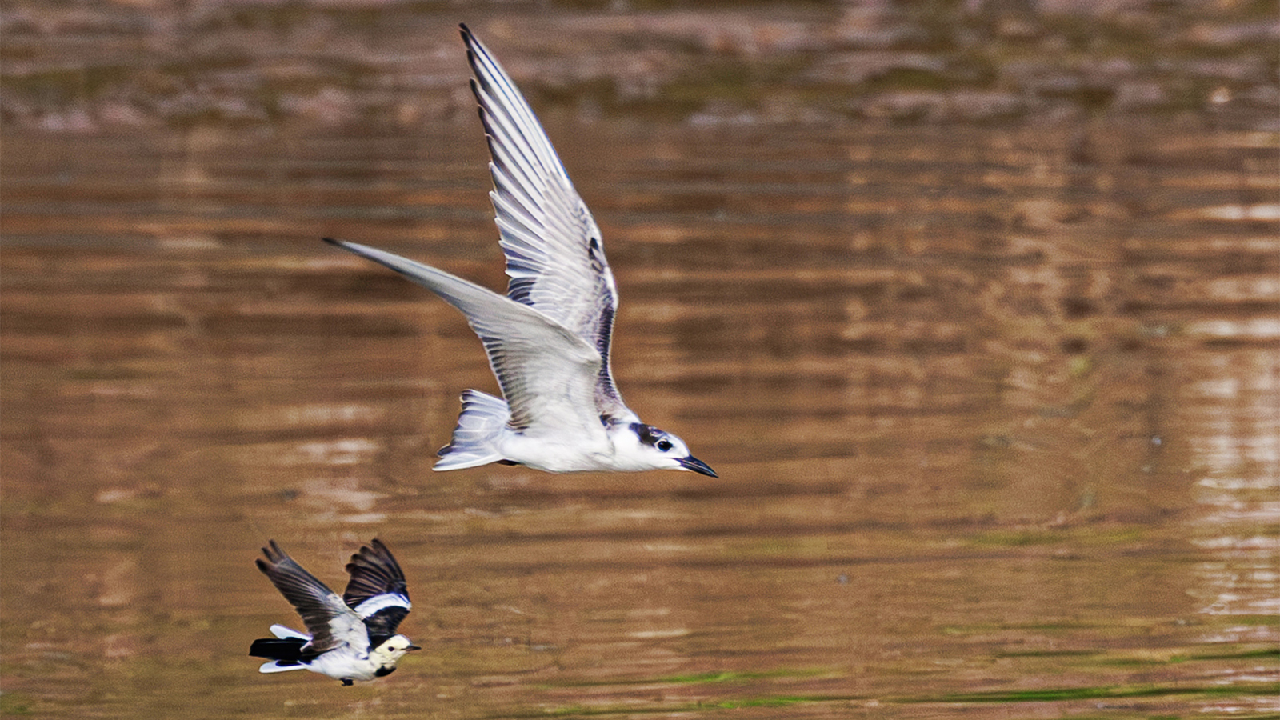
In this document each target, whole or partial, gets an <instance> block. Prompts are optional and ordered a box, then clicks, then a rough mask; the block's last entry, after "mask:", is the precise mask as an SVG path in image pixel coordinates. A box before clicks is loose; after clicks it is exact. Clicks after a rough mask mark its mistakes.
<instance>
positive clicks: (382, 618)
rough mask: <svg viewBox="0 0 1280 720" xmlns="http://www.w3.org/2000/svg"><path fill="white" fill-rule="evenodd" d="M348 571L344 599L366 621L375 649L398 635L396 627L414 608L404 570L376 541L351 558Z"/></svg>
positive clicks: (379, 542)
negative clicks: (348, 579) (348, 577)
mask: <svg viewBox="0 0 1280 720" xmlns="http://www.w3.org/2000/svg"><path fill="white" fill-rule="evenodd" d="M347 572H348V573H350V575H351V580H350V581H349V582H348V583H347V590H346V592H344V593H343V594H342V599H343V601H345V602H346V604H347V607H349V608H351V609H352V610H353V611H354V612H355V614H356V615H358V616H359V617H360V619H361V620H364V624H365V627H366V628H368V632H369V642H370V644H371V646H372V647H377V646H378V645H379V644H380V643H381V642H382V641H383V640H385V639H387V638H389V637H391V636H392V635H395V634H396V627H397V626H399V625H400V621H401V620H404V618H405V616H406V615H408V614H409V610H410V608H411V607H412V605H411V603H410V602H409V588H408V586H407V585H406V584H405V580H404V571H403V570H401V569H400V563H398V562H396V559H395V556H393V555H392V554H391V551H390V550H388V549H387V546H386V545H384V544H383V543H382V541H381V540H378V539H377V538H374V540H373V542H372V543H370V544H369V545H365V546H364V547H361V548H360V552H358V553H356V554H355V555H352V556H351V562H349V563H347Z"/></svg>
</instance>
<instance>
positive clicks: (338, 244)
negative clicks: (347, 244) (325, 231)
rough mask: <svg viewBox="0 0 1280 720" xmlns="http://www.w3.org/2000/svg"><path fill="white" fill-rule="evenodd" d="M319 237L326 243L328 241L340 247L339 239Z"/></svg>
mask: <svg viewBox="0 0 1280 720" xmlns="http://www.w3.org/2000/svg"><path fill="white" fill-rule="evenodd" d="M320 239H321V240H323V241H325V242H327V243H329V244H330V245H334V246H337V247H342V241H341V240H335V239H334V238H331V237H324V238H320Z"/></svg>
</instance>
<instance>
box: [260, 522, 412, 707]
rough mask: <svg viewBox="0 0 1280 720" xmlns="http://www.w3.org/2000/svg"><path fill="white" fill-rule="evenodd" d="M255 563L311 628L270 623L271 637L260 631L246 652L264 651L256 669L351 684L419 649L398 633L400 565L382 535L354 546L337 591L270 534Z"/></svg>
mask: <svg viewBox="0 0 1280 720" xmlns="http://www.w3.org/2000/svg"><path fill="white" fill-rule="evenodd" d="M262 554H263V555H265V556H266V559H265V560H263V559H259V560H258V561H257V563H258V569H259V570H261V571H262V573H263V574H264V575H266V576H267V577H268V578H270V579H271V583H272V584H273V585H275V586H276V589H277V590H279V591H280V592H281V593H282V594H283V595H284V597H285V599H286V600H288V601H289V602H290V603H291V604H292V605H293V607H294V608H296V609H297V611H298V614H299V615H301V616H302V621H303V622H304V623H306V626H307V630H308V632H310V634H309V635H308V634H306V633H301V632H298V631H297V630H292V629H290V628H287V627H285V626H283V625H272V626H271V634H272V635H275V637H274V638H260V639H258V640H254V641H253V645H252V646H250V647H249V655H251V656H253V657H260V658H268V659H269V660H270V661H271V662H267V663H263V664H262V666H261V667H260V668H258V672H263V673H278V672H286V671H289V670H310V671H311V672H317V673H320V674H321V675H328V676H329V677H331V678H334V679H337V680H341V681H342V684H343V685H351V684H352V683H353V682H355V681H356V680H373V679H374V678H380V677H385V676H387V675H390V674H391V673H392V672H394V671H395V669H396V663H398V662H399V661H400V658H402V657H404V655H405V653H407V652H409V651H410V650H421V649H422V648H420V647H418V646H417V645H414V644H413V643H412V642H410V640H409V638H407V637H405V636H404V635H399V634H397V633H396V626H398V625H399V624H400V621H401V620H404V617H405V616H406V615H408V614H409V608H410V604H409V590H408V588H407V587H406V586H405V582H404V572H403V571H401V570H400V564H399V563H397V562H396V559H395V557H393V556H392V555H391V551H390V550H388V549H387V546H386V545H383V544H382V541H381V540H377V539H375V540H374V541H373V542H372V543H370V545H366V546H364V547H361V548H360V552H358V553H356V554H355V555H352V556H351V562H349V563H347V573H348V574H350V575H351V579H350V581H349V582H348V583H347V589H346V592H344V593H343V594H342V597H338V595H337V593H335V592H333V591H332V590H330V589H329V588H328V586H326V585H325V584H324V583H322V582H320V581H319V580H317V579H316V578H315V576H314V575H312V574H311V573H309V572H307V571H306V570H304V569H303V568H302V566H301V565H299V564H298V563H296V562H294V561H293V558H291V557H289V555H288V554H287V553H285V551H284V550H281V549H280V546H279V545H277V544H276V541H275V540H272V541H270V544H269V546H268V547H265V548H262Z"/></svg>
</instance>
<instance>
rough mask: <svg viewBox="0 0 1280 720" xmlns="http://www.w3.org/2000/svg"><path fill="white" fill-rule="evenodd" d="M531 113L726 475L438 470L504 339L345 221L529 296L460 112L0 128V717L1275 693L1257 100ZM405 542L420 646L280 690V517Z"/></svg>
mask: <svg viewBox="0 0 1280 720" xmlns="http://www.w3.org/2000/svg"><path fill="white" fill-rule="evenodd" d="M300 7H301V6H300ZM299 12H301V10H300V11H299ZM369 12H370V13H374V14H376V12H375V11H374V10H369ZM423 12H426V11H425V10H424V11H423ZM815 12H816V11H815ZM424 17H426V18H427V20H423V21H422V24H423V25H426V24H434V25H437V26H438V27H440V28H444V29H443V30H439V31H436V32H434V33H433V34H431V35H430V36H429V37H422V38H418V39H417V42H419V43H421V44H420V45H419V46H417V47H418V50H417V52H419V53H421V54H422V55H423V56H429V57H437V55H436V53H439V55H438V60H437V61H436V62H439V63H441V64H442V66H446V65H447V66H448V67H449V68H451V69H450V70H449V75H448V78H447V84H441V85H440V87H451V88H452V89H451V90H447V91H445V92H452V91H453V90H461V89H462V88H464V87H465V86H464V85H463V83H464V82H465V80H464V65H463V64H462V63H463V60H462V57H461V54H460V48H459V45H458V44H457V43H456V39H454V38H453V37H452V30H449V29H448V28H449V27H450V25H451V23H452V18H450V17H444V18H441V17H440V16H437V15H430V14H427V15H425V16H424ZM575 17H577V16H575ZM655 17H660V18H664V17H675V18H681V17H686V16H682V15H680V14H679V13H669V14H666V15H663V14H658V15H656V16H655ZM428 20H429V21H430V23H428ZM542 20H543V22H544V24H543V25H538V26H536V27H540V28H544V29H545V28H546V27H549V26H552V25H553V23H551V22H550V21H548V20H546V19H545V18H543V19H542ZM749 20H750V17H748V18H747V20H744V21H743V22H748V21H749ZM473 24H474V26H475V27H476V29H477V31H478V32H479V33H481V35H482V37H487V36H486V35H485V30H486V27H488V29H489V30H491V31H492V32H493V34H494V35H496V36H497V37H496V38H495V39H492V40H490V45H491V46H493V48H494V50H495V52H496V53H497V54H498V56H499V57H500V58H501V59H503V60H504V61H505V62H507V63H508V64H509V65H510V66H512V67H513V68H520V72H519V73H518V75H519V76H520V77H521V78H525V77H530V78H532V77H533V76H535V75H536V72H535V71H533V70H530V69H529V67H530V65H529V64H530V63H533V62H534V60H531V59H529V57H528V56H526V55H525V54H523V53H522V52H521V51H519V50H518V49H517V50H513V51H511V52H504V49H505V48H504V45H506V44H507V42H512V43H513V44H514V45H515V46H517V47H527V46H529V45H531V44H536V42H537V39H536V37H525V38H524V39H523V44H521V43H516V42H515V41H508V40H503V38H509V37H511V36H510V34H507V35H503V33H502V32H500V31H501V30H502V28H504V27H508V26H506V25H502V24H501V23H499V22H498V21H497V20H494V21H492V22H490V23H488V24H486V22H475V23H473ZM748 24H749V22H748ZM1015 29H1016V28H1015ZM122 32H124V31H122ZM365 32H369V33H373V32H374V30H368V29H366V30H365ZM395 37H396V38H398V42H401V43H405V44H411V43H412V42H414V40H413V38H409V37H405V36H395ZM615 40H616V38H615ZM291 41H297V42H301V41H300V40H297V39H296V38H293V39H292V40H291ZM437 43H438V44H439V48H438V49H437V48H436V44H437ZM95 47H97V46H95ZM628 47H629V46H628ZM664 47H665V46H664ZM662 50H663V48H658V49H657V50H655V52H657V51H662ZM671 52H677V51H676V50H671ZM813 52H816V53H821V52H824V50H822V49H817V50H814V51H813ZM833 52H834V51H833ZM156 72H158V73H160V74H161V75H163V73H164V68H159V69H157V70H156ZM376 77H377V76H376V74H375V75H374V76H372V77H366V76H360V77H359V78H351V82H352V83H354V84H355V85H356V86H358V87H360V88H362V90H363V91H368V92H374V90H373V89H376V88H378V87H380V86H378V84H377V80H376ZM759 82H760V83H762V84H760V85H758V86H753V87H755V91H754V92H755V93H757V97H756V99H757V100H760V102H761V104H760V105H759V106H758V107H768V106H769V101H768V98H769V97H771V96H772V95H771V94H772V93H785V91H786V88H788V87H792V86H790V85H786V84H783V85H780V86H777V87H775V86H772V85H769V84H767V82H765V80H759ZM433 87H434V86H433ZM1210 89H1211V88H1210ZM385 91H386V92H388V93H392V94H394V93H406V96H410V95H412V94H413V91H412V89H406V88H404V87H402V86H399V85H395V86H392V87H390V88H385ZM658 91H659V95H658V97H661V93H660V91H661V88H659V89H658ZM379 92H381V91H379ZM672 92H674V91H672ZM157 93H158V94H159V95H163V93H162V92H159V91H157ZM374 94H376V93H374ZM449 97H452V96H451V95H450V96H449ZM538 97H539V100H538V101H537V102H535V105H536V106H537V107H538V109H539V110H540V112H542V114H543V116H544V119H546V120H547V125H548V131H549V134H550V135H551V137H552V139H553V141H554V142H556V143H557V145H558V147H559V149H560V151H561V155H562V157H563V159H564V161H565V164H566V165H567V167H568V168H569V171H570V173H571V175H572V176H573V178H574V180H575V182H576V183H577V186H578V188H579V190H580V191H581V193H582V194H583V195H584V197H585V198H586V200H587V202H588V203H589V204H590V206H591V207H592V209H593V210H594V212H595V214H596V217H597V219H598V221H599V223H600V225H601V227H602V230H603V232H604V237H605V243H606V248H607V250H608V253H609V258H610V260H611V262H612V264H613V267H614V271H615V273H616V276H617V282H618V285H619V290H620V294H621V311H620V315H619V318H618V322H617V333H618V334H617V336H616V338H615V363H614V364H615V372H616V374H617V376H618V379H619V384H620V386H621V389H622V391H623V393H624V395H625V396H626V398H627V400H628V402H629V403H630V405H631V406H632V407H633V408H635V409H636V410H637V412H639V413H640V415H641V416H642V417H643V418H645V420H646V421H648V422H651V423H654V424H656V425H659V426H661V427H664V428H667V429H669V430H672V431H674V432H676V433H678V434H679V435H681V436H682V437H683V438H684V439H685V440H687V441H688V442H689V444H690V446H691V447H692V448H693V450H694V452H695V453H696V454H697V455H698V456H699V457H700V458H702V459H704V460H706V461H707V462H708V463H709V464H710V465H711V466H712V467H714V468H715V469H716V470H717V471H718V472H719V473H720V476H721V477H720V479H719V480H712V479H710V478H704V477H701V476H697V475H694V474H691V473H646V474H638V475H604V474H581V475H566V476H553V475H547V474H541V473H537V472H533V471H529V470H526V469H523V468H518V467H515V468H512V467H499V466H490V467H484V468H478V469H473V470H467V471H459V472H453V473H433V472H432V470H431V465H432V463H433V461H434V459H435V457H434V455H435V451H436V449H437V448H438V447H439V446H440V445H442V444H443V443H444V442H445V441H446V440H447V439H448V434H449V431H450V430H451V428H452V424H453V421H454V418H455V416H456V414H457V411H458V400H457V398H458V394H459V393H460V392H461V391H462V390H463V389H466V388H469V387H476V388H479V389H482V390H488V391H494V390H495V389H496V388H495V383H494V381H493V379H492V377H491V375H490V373H489V370H488V368H487V365H486V362H485V359H484V355H483V352H482V350H481V347H480V345H479V342H478V341H477V340H476V339H475V337H474V336H473V335H472V333H471V331H470V330H469V329H468V328H467V326H466V324H465V323H464V322H463V320H462V319H461V317H460V316H459V315H458V314H457V313H456V312H455V311H454V310H453V309H452V308H450V307H448V306H447V305H445V304H444V303H442V302H440V301H439V300H438V299H436V298H434V297H433V296H431V295H430V294H429V293H428V292H426V291H425V290H422V289H420V288H418V287H416V286H414V285H411V284H409V283H407V282H405V281H403V280H401V279H399V278H398V277H396V276H394V275H392V274H391V273H389V272H387V271H385V270H383V269H381V268H379V267H376V266H373V265H371V264H369V263H367V262H364V261H361V260H359V259H358V258H354V257H351V256H349V255H346V254H343V253H340V252H338V251H336V250H334V249H333V248H330V247H327V246H324V245H322V244H321V243H320V242H319V238H320V237H321V236H324V235H334V236H337V237H343V238H347V239H351V240H357V241H360V242H365V243H368V244H371V245H376V246H379V247H383V248H386V249H389V250H392V251H395V252H398V253H401V254H404V255H408V256H410V257H413V258H415V259H419V260H422V261H424V262H428V263H431V264H434V265H437V266H439V267H442V268H445V269H447V270H450V271H452V272H455V273H457V274H460V275H462V276H464V277H468V278H471V279H475V280H477V281H479V282H482V283H484V284H486V285H488V286H490V287H493V288H500V287H502V285H503V282H504V277H503V275H502V263H501V256H500V252H499V250H498V247H497V242H496V231H495V229H494V227H493V225H492V222H491V219H490V215H491V208H490V207H489V205H488V198H487V196H486V192H487V189H488V187H489V181H488V178H487V176H486V174H485V168H484V163H485V161H486V159H487V158H486V155H485V148H484V144H483V140H482V137H481V131H480V128H479V124H478V122H476V121H475V120H474V116H473V115H471V114H470V112H464V113H452V112H443V111H442V112H441V113H439V114H437V115H434V116H430V114H427V115H421V114H413V113H410V114H409V116H407V118H408V119H405V120H404V123H405V124H404V126H394V127H386V126H384V127H378V128H369V127H360V126H359V125H355V126H352V125H342V126H340V127H325V128H318V127H317V126H315V125H308V124H305V123H299V124H294V123H280V124H272V123H269V122H267V123H258V122H249V123H244V122H236V121H233V119H227V118H223V117H214V116H211V117H207V118H205V119H204V120H203V121H192V122H171V121H170V120H164V119H161V120H159V121H158V122H159V123H160V124H158V125H154V126H146V127H141V128H131V129H130V128H121V127H115V126H109V125H110V124H109V123H108V124H107V125H104V126H101V127H97V128H96V129H94V130H93V131H92V132H71V131H69V130H67V128H66V127H63V126H57V127H54V126H50V125H47V124H46V125H45V126H39V125H38V124H32V125H28V124H24V123H22V122H17V123H16V124H15V123H13V122H11V123H9V124H8V125H7V126H6V130H5V132H4V152H3V155H0V173H2V185H0V190H2V192H3V197H2V199H3V216H2V218H0V220H2V223H3V227H2V230H3V251H2V254H0V269H2V271H3V275H2V277H0V282H2V288H3V303H2V305H0V358H2V359H3V385H2V389H3V412H2V413H0V438H2V439H3V443H4V446H3V457H2V466H0V471H2V475H3V504H2V505H0V520H2V521H3V525H2V527H0V530H2V532H3V544H2V547H0V560H2V570H3V575H2V576H0V579H2V582H0V590H2V599H3V617H2V620H3V633H2V634H0V649H2V652H0V683H2V687H0V712H2V713H3V714H4V715H6V716H9V715H13V716H18V715H22V714H28V715H31V716H37V717H54V716H59V717H101V718H125V717H156V718H159V717H228V716H244V717H260V718H288V717H357V716H358V717H410V716H412V717H431V718H498V717H501V718H511V717H586V716H603V717H637V718H639V717H645V718H650V717H659V718H665V717H696V718H721V717H723V718H735V719H736V718H846V717H892V718H952V717H1018V718H1025V717H1107V718H1130V717H1132V718H1147V717H1188V718H1190V717H1196V718H1199V717H1206V716H1235V717H1260V716H1268V717H1274V716H1275V714H1276V713H1280V705H1278V704H1277V702H1276V699H1275V698H1276V693H1277V690H1280V685H1278V684H1277V655H1276V647H1277V644H1278V643H1280V634H1278V633H1277V629H1278V625H1280V624H1278V623H1277V617H1278V616H1280V601H1278V600H1277V598H1278V597H1280V591H1278V590H1277V579H1278V578H1280V566H1278V563H1277V557H1278V553H1280V544H1278V543H1277V535H1278V533H1280V502H1278V501H1277V491H1278V490H1280V440H1278V438H1277V432H1278V431H1277V428H1278V427H1280V409H1278V408H1280V259H1278V258H1280V239H1278V238H1280V234H1278V233H1277V223H1278V221H1280V210H1278V208H1280V206H1278V205H1277V188H1278V183H1277V176H1276V172H1275V170H1276V148H1277V136H1276V128H1275V126H1274V124H1272V125H1268V124H1267V123H1266V122H1263V121H1259V120H1257V119H1256V117H1254V116H1251V115H1244V116H1241V115H1233V114H1230V113H1227V112H1224V113H1219V114H1218V115H1214V114H1213V112H1210V111H1209V110H1205V111H1203V112H1199V111H1196V112H1172V113H1165V114H1161V113H1156V114H1152V115H1147V116H1143V117H1135V116H1133V115H1131V114H1129V113H1125V112H1097V109H1096V108H1086V109H1083V110H1080V111H1078V112H1069V113H1059V112H1057V111H1056V110H1054V109H1053V108H1052V107H1049V108H1046V109H1044V112H1043V113H1037V114H1036V117H1035V118H1032V119H1028V118H1012V119H1009V118H1006V119H1004V120H999V121H991V122H988V120H991V119H990V118H984V119H983V120H984V121H982V122H954V123H951V122H887V121H881V122H860V121H859V122H854V121H852V120H851V119H850V118H847V117H846V118H844V119H839V118H831V117H827V116H823V115H822V113H818V116H815V117H812V118H809V119H808V120H803V119H802V120H801V121H795V118H792V119H791V120H789V121H786V122H781V121H767V120H766V119H763V118H762V117H761V116H758V115H757V116H752V117H751V118H742V117H737V116H736V115H734V113H736V112H737V110H734V111H733V113H727V114H726V113H724V112H721V111H719V110H716V109H715V107H719V106H715V107H712V108H711V109H710V110H706V111H696V112H689V113H687V114H683V115H681V116H680V117H676V118H673V117H670V116H669V115H664V114H662V113H658V114H657V115H658V116H657V117H653V116H652V115H650V114H648V113H640V114H639V115H631V114H629V113H626V112H612V111H610V112H605V113H603V114H593V113H591V112H583V111H582V108H581V106H579V107H578V110H576V111H573V112H568V111H565V110H564V108H565V107H567V106H573V101H572V100H569V101H567V103H566V102H565V101H563V99H561V100H557V99H556V97H555V93H552V92H547V93H540V94H539V95H538ZM682 97H684V96H682ZM787 97H788V98H789V100H788V101H791V100H795V101H796V102H799V101H800V100H797V99H796V98H795V97H793V96H787ZM463 100H465V96H463ZM449 102H454V100H450V101H449ZM457 102H459V103H461V102H462V100H457ZM744 102H745V101H744ZM752 102H754V100H753V101H752ZM10 109H12V108H10ZM828 109H829V108H828ZM735 117H736V118H737V119H735ZM374 536H378V537H381V538H383V539H384V540H385V541H386V542H387V544H388V545H389V546H390V547H391V548H392V549H393V550H394V551H395V552H396V554H397V556H398V557H399V558H400V561H401V563H402V564H403V565H404V567H405V570H406V573H407V574H408V576H409V582H410V589H411V592H412V594H413V599H414V602H415V606H414V611H413V613H412V614H411V615H410V616H409V618H408V619H407V620H406V622H405V623H404V625H403V626H402V630H403V631H404V632H406V633H407V634H409V635H410V636H411V637H412V638H413V639H414V640H415V642H417V643H418V644H421V645H422V646H423V647H424V648H425V649H426V650H425V652H422V653H416V654H414V655H412V656H410V657H409V658H408V659H406V660H405V661H403V662H402V664H401V668H400V670H399V671H397V672H396V673H395V674H394V675H392V676H390V677H388V678H386V679H384V680H380V681H378V682H377V683H373V684H364V685H359V686H357V687H354V688H343V687H340V686H339V684H338V683H337V682H335V681H331V680H329V679H326V678H321V677H319V676H315V675H312V674H309V673H293V674H285V675H275V676H263V675H259V674H258V673H257V672H256V668H257V665H258V661H257V660H255V659H253V658H249V657H248V656H247V654H246V651H247V648H248V645H249V643H250V642H251V641H252V640H253V639H254V638H256V637H259V636H261V635H262V634H263V632H264V631H265V630H266V628H267V627H268V626H269V625H270V624H271V623H274V622H289V623H291V622H293V621H294V620H295V616H294V614H293V612H292V610H291V609H290V608H289V607H288V605H287V603H286V602H285V601H284V600H283V599H282V598H281V597H280V596H279V595H278V594H277V593H276V591H275V590H274V589H273V588H272V587H271V586H270V584H269V583H268V582H267V580H266V579H265V578H263V577H262V576H261V575H260V574H259V573H258V571H257V570H256V569H255V568H254V565H253V559H254V557H255V556H256V554H257V553H258V548H259V547H260V546H261V545H262V544H263V543H264V542H265V541H266V540H267V539H268V538H275V539H277V540H278V541H280V542H281V544H282V545H283V546H284V547H285V548H286V549H288V550H289V551H290V552H291V553H292V554H293V556H294V557H295V558H297V559H298V560H299V561H300V562H302V563H303V564H304V565H305V566H306V567H308V568H309V569H310V570H311V571H313V572H314V573H315V574H317V575H318V576H319V577H320V578H321V579H323V580H326V581H329V582H331V583H333V584H335V585H337V584H340V582H341V580H342V578H343V577H344V574H343V571H342V566H343V563H344V562H345V560H346V558H347V556H348V555H349V554H350V553H351V552H353V551H354V550H355V549H356V548H358V546H359V544H360V543H361V542H367V541H368V540H369V539H370V538H372V537H374Z"/></svg>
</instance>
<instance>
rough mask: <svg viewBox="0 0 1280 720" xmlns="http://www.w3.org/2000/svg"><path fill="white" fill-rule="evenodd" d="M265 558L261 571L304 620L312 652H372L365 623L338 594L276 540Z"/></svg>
mask: <svg viewBox="0 0 1280 720" xmlns="http://www.w3.org/2000/svg"><path fill="white" fill-rule="evenodd" d="M262 554H263V555H265V556H266V559H265V560H263V559H261V558H259V559H258V569H259V570H261V571H262V574H264V575H266V576H267V578H269V579H270V580H271V584H272V585H275V586H276V589H277V590H279V591H280V593H281V594H282V595H284V597H285V599H286V600H288V601H289V603H290V604H291V605H293V607H294V608H295V609H296V610H297V611H298V614H299V615H301V616H302V621H303V622H304V623H306V625H307V632H309V633H311V647H310V648H309V650H310V651H312V652H315V653H316V654H320V653H323V652H327V651H329V650H332V649H333V648H336V647H340V646H342V645H344V644H347V645H351V646H353V647H355V648H356V649H357V650H359V651H361V652H364V651H367V650H368V649H369V634H368V632H367V631H366V630H365V627H364V623H363V622H362V621H361V620H360V617H359V616H358V615H356V613H355V611H353V610H352V609H351V608H349V607H347V604H346V603H344V602H343V601H342V598H340V597H338V594H337V593H335V592H333V591H332V590H330V589H329V587H328V586H327V585H325V584H324V583H322V582H320V581H319V580H317V579H316V577H315V576H314V575H312V574H311V573H309V572H307V571H306V570H304V569H303V568H302V566H301V565H299V564H298V563H296V562H294V561H293V558H291V557H289V555H288V554H287V553H286V552H285V551H284V550H281V549H280V546H279V545H277V544H276V541H275V540H272V541H270V543H269V544H268V546H267V547H264V548H262Z"/></svg>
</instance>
